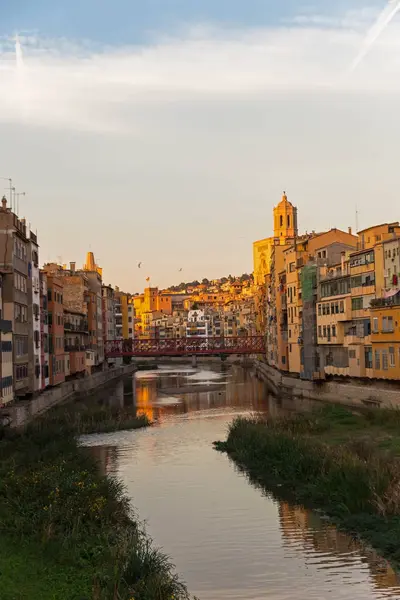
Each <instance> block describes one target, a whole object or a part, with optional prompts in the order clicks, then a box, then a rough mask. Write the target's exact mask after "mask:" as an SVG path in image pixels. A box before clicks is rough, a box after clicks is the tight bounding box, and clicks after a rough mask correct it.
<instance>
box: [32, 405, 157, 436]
mask: <svg viewBox="0 0 400 600" xmlns="http://www.w3.org/2000/svg"><path fill="white" fill-rule="evenodd" d="M41 424H43V427H44V428H48V427H49V425H52V426H55V427H58V428H59V430H62V429H63V428H64V427H66V426H67V428H71V427H72V428H73V430H74V432H75V433H76V435H85V434H89V433H109V432H112V431H120V430H127V429H139V428H141V427H147V426H148V425H151V423H150V421H149V419H148V418H147V417H146V415H140V416H136V414H135V409H134V408H131V409H129V408H118V407H109V406H103V405H87V404H82V403H75V404H67V405H65V406H61V407H58V408H55V409H54V410H52V411H50V412H49V413H47V415H46V419H44V420H39V421H37V425H36V426H37V427H39V426H40V425H41Z"/></svg>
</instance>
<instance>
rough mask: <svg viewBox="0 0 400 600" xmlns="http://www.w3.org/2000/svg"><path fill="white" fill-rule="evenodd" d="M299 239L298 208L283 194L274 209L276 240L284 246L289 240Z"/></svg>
mask: <svg viewBox="0 0 400 600" xmlns="http://www.w3.org/2000/svg"><path fill="white" fill-rule="evenodd" d="M295 237H297V208H296V207H295V206H293V204H292V203H291V202H289V200H288V199H287V196H286V192H283V196H282V200H281V201H280V202H279V204H278V205H277V206H275V208H274V238H275V240H279V244H280V245H283V244H285V243H286V240H288V239H294V238H295Z"/></svg>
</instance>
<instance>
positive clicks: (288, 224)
mask: <svg viewBox="0 0 400 600" xmlns="http://www.w3.org/2000/svg"><path fill="white" fill-rule="evenodd" d="M287 226H288V227H290V215H288V216H287Z"/></svg>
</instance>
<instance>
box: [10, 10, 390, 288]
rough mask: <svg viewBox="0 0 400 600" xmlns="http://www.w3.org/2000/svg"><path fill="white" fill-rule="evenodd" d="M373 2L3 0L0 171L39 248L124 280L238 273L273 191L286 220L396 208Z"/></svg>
mask: <svg viewBox="0 0 400 600" xmlns="http://www.w3.org/2000/svg"><path fill="white" fill-rule="evenodd" d="M386 5H387V2H385V0H383V1H380V0H369V2H368V0H346V1H342V0H337V1H336V2H334V3H328V2H327V1H326V0H314V1H313V0H305V1H304V2H300V1H299V0H281V1H280V2H276V0H246V2H243V0H146V1H144V0H143V1H142V2H139V1H138V0H113V2H111V1H110V0H70V1H69V2H68V3H66V2H61V1H60V0H36V1H35V2H31V1H30V0H15V2H13V3H9V2H6V0H0V10H1V15H2V19H1V22H0V81H1V83H2V85H1V94H0V177H5V178H8V177H12V179H13V184H14V185H15V187H16V190H17V192H26V196H20V202H19V204H20V206H19V208H20V210H19V213H20V216H25V217H26V218H27V220H28V222H30V223H31V224H32V230H33V231H36V230H37V232H38V237H39V243H40V246H41V261H43V262H47V261H50V260H56V261H59V262H62V263H68V262H69V261H76V262H77V264H78V265H79V264H83V262H84V259H85V255H86V252H87V251H88V250H91V251H93V252H94V254H95V257H96V260H97V262H98V263H99V264H100V265H101V266H102V267H103V273H104V280H105V283H107V284H108V283H111V284H112V285H119V286H120V287H121V288H122V289H125V290H126V291H131V292H136V291H141V290H142V289H143V287H144V285H145V284H146V281H145V278H146V277H150V278H151V284H152V285H159V286H167V285H170V284H171V285H173V284H177V283H179V282H180V281H182V280H185V281H191V280H193V279H196V278H197V279H202V278H203V277H207V278H214V277H220V276H221V277H222V276H224V275H228V274H232V275H239V274H241V273H244V272H250V271H251V270H252V242H253V241H254V240H258V239H262V238H264V237H268V236H270V235H271V234H272V208H273V206H274V205H275V204H277V202H278V201H279V200H280V197H281V195H282V192H283V190H286V192H287V194H288V197H289V200H290V201H291V202H292V203H293V204H295V205H296V206H297V208H298V215H299V217H298V220H299V229H300V231H301V232H305V231H311V230H314V229H315V230H323V229H327V228H330V227H338V228H342V229H346V230H347V227H349V226H352V227H353V228H355V226H356V210H357V211H358V224H359V228H360V229H361V228H364V227H367V226H370V225H373V224H375V223H381V222H386V221H393V220H397V219H398V218H399V216H400V215H399V208H398V207H399V202H398V193H399V181H398V175H397V173H398V155H399V150H398V148H399V140H400V120H399V117H398V106H399V100H400V14H397V15H396V16H395V17H394V18H393V20H392V21H391V22H390V23H389V24H388V25H387V27H386V28H385V29H384V31H382V33H381V35H379V36H378V37H377V39H376V41H374V43H373V45H372V47H371V48H370V49H369V52H368V53H366V54H365V53H364V52H363V48H364V47H365V39H366V36H367V33H368V32H369V30H370V28H371V27H372V26H373V24H374V23H375V21H376V19H377V17H378V15H379V14H380V13H381V11H382V10H383V9H384V7H385V6H386ZM16 36H18V40H19V44H20V47H18V51H17V53H16V45H15V40H16ZM374 37H375V36H374ZM370 38H371V36H370ZM370 38H367V39H370ZM360 53H362V60H361V61H359V62H357V57H358V56H360ZM364 54H365V55H364ZM355 61H356V62H355ZM354 64H357V66H356V68H352V65H354ZM1 184H4V188H5V189H4V192H5V193H7V190H6V187H7V185H8V184H7V181H5V180H2V179H0V187H1ZM140 261H141V262H142V263H143V264H142V268H141V269H138V268H137V263H138V262H140ZM181 268H182V272H179V269H181Z"/></svg>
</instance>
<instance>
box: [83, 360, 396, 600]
mask: <svg viewBox="0 0 400 600" xmlns="http://www.w3.org/2000/svg"><path fill="white" fill-rule="evenodd" d="M197 390H198V391H197ZM96 401H97V402H107V403H113V404H118V405H121V406H123V405H129V404H130V405H132V404H134V405H136V407H137V412H138V413H145V414H147V415H148V416H149V417H150V418H151V419H153V420H156V425H155V426H153V427H150V428H148V429H145V430H139V431H127V432H117V433H111V434H105V435H93V436H85V437H84V443H85V444H86V445H88V446H91V447H92V451H93V452H94V453H95V455H96V456H97V458H99V460H100V464H101V468H102V469H103V471H104V473H110V474H113V475H117V476H118V477H119V478H121V479H122V481H123V482H124V483H125V485H126V488H127V490H128V493H129V495H130V496H131V498H132V502H133V504H134V507H135V508H136V509H137V512H138V514H139V515H140V518H141V519H143V520H145V521H146V525H147V529H148V531H149V533H150V535H151V536H152V537H153V539H154V540H155V543H156V545H158V546H161V547H162V548H163V550H164V551H165V552H166V553H167V554H169V555H170V556H171V557H172V559H173V561H174V563H175V564H176V568H177V571H178V572H179V574H180V575H181V576H182V579H184V580H185V581H186V583H187V585H188V588H189V591H190V592H191V593H192V594H195V595H197V596H198V597H199V599H200V600H264V599H266V598H268V599H271V600H289V599H290V600H292V599H293V600H294V599H296V600H310V599H314V598H315V599H318V600H328V599H329V600H339V599H343V598H348V599H351V600H377V599H381V598H392V599H399V600H400V578H399V577H398V576H397V575H396V573H395V572H394V571H393V569H392V568H391V567H390V566H389V565H388V564H387V563H386V562H385V561H384V560H382V559H381V558H380V557H379V556H378V555H377V554H376V553H375V552H374V551H373V550H371V549H368V548H366V547H364V546H362V545H361V544H359V543H357V542H355V541H354V540H353V539H352V538H350V537H349V536H347V535H345V534H343V533H341V532H339V531H337V530H336V529H335V527H333V526H332V525H330V524H329V523H328V522H327V521H326V520H325V519H323V518H321V516H319V515H318V514H316V513H314V512H311V511H308V510H305V509H304V508H302V507H301V506H294V505H291V504H289V503H287V502H283V501H280V500H278V499H276V498H274V497H273V496H271V495H269V494H265V493H263V492H262V491H261V490H260V489H257V488H256V487H254V486H253V485H251V484H250V483H249V481H248V479H247V477H246V476H245V475H244V474H242V473H241V472H240V471H238V469H237V468H236V467H235V466H234V464H233V463H232V462H231V461H230V460H229V458H228V457H227V456H226V455H224V454H220V453H218V452H216V451H215V450H213V447H212V442H213V441H214V440H222V439H225V438H226V432H227V427H228V424H229V423H230V421H231V420H232V419H233V418H234V417H235V416H236V415H238V414H248V413H250V412H254V411H262V412H268V413H271V412H273V413H274V414H280V413H283V412H288V411H292V410H298V409H299V406H298V405H295V404H294V401H292V400H285V399H276V398H275V397H273V396H271V395H270V394H269V393H268V391H267V389H266V387H265V385H264V384H263V383H262V382H260V381H259V380H258V379H257V378H256V377H255V376H254V374H253V373H252V372H251V370H247V369H242V368H241V367H238V366H234V365H232V366H229V365H225V364H222V365H220V364H216V365H209V364H207V365H206V366H201V367H200V368H198V369H192V368H190V367H188V366H164V367H162V368H160V369H158V370H155V371H140V372H138V373H136V375H135V376H134V377H133V378H131V379H129V380H127V381H125V382H119V383H118V384H116V386H115V387H114V388H111V389H109V390H104V391H103V392H102V393H100V394H98V395H97V396H96Z"/></svg>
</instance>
